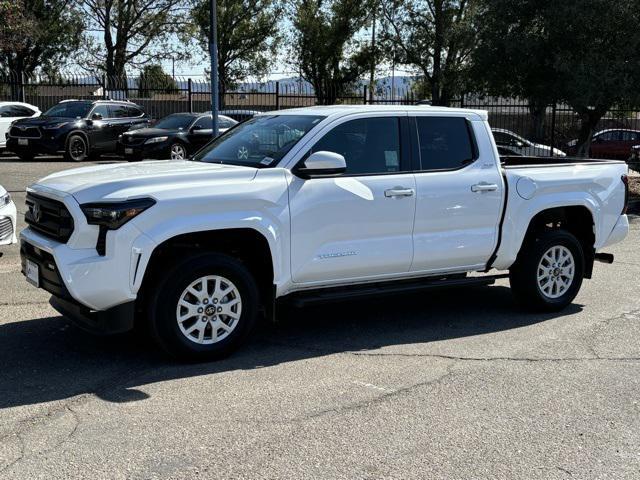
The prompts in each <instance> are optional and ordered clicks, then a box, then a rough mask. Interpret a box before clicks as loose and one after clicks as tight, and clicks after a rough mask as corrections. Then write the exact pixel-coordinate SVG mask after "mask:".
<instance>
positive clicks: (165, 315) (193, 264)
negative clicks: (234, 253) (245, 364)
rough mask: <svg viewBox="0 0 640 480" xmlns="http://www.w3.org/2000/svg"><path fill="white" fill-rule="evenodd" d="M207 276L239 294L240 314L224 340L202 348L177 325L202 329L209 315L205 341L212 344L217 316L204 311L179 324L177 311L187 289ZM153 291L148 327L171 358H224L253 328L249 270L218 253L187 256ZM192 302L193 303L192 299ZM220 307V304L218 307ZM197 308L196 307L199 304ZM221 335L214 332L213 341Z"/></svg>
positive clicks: (255, 303)
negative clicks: (220, 279) (222, 280)
mask: <svg viewBox="0 0 640 480" xmlns="http://www.w3.org/2000/svg"><path fill="white" fill-rule="evenodd" d="M210 275H215V276H220V277H224V278H225V279H228V280H229V281H230V282H232V283H233V285H234V286H235V287H236V289H237V291H238V292H239V297H240V299H241V303H240V308H241V310H240V312H239V319H237V320H236V321H235V323H234V325H235V326H234V327H233V329H232V330H231V332H230V333H228V334H227V336H226V337H225V338H222V339H220V340H218V341H216V342H215V343H209V344H202V343H197V341H196V339H194V338H192V339H189V338H188V336H187V334H186V333H183V331H182V330H181V327H180V325H183V328H184V329H186V330H188V328H189V327H192V326H193V325H194V324H195V323H197V322H199V321H201V322H203V323H202V324H203V325H204V324H206V323H207V322H205V321H204V320H202V317H200V315H203V316H204V315H210V316H209V317H205V318H208V319H209V321H208V322H210V323H209V325H210V326H209V327H207V328H208V331H209V332H210V335H209V336H210V338H209V339H208V340H207V341H213V325H219V323H213V319H215V318H216V316H215V315H216V314H215V313H206V311H205V312H202V313H198V314H197V315H195V316H194V317H190V318H189V320H187V321H185V322H182V323H181V324H179V323H178V319H177V313H178V312H177V309H178V302H179V301H180V299H181V297H182V295H183V293H184V292H185V291H186V289H187V287H188V286H190V285H191V284H192V283H193V282H194V281H196V280H198V279H200V278H201V277H204V276H210ZM154 289H155V291H154V294H153V295H152V296H151V298H150V302H149V304H148V313H149V317H148V323H149V330H150V333H151V338H152V339H153V340H154V341H155V343H156V344H157V345H158V346H160V347H161V348H162V349H163V350H164V351H166V352H167V353H169V354H170V355H171V356H173V357H176V358H179V359H182V360H191V361H204V360H214V359H219V358H223V357H225V356H227V355H229V354H230V353H232V352H233V351H234V350H236V349H237V348H238V347H239V346H240V345H241V344H242V343H243V341H244V340H245V339H246V337H247V335H248V334H249V333H250V332H251V330H252V329H253V327H254V325H255V322H256V317H257V313H258V307H259V294H258V287H257V286H256V282H255V280H254V278H253V276H252V275H251V273H250V272H249V270H248V269H247V268H246V267H245V266H244V265H243V264H242V263H241V262H240V261H238V260H236V259H235V258H233V257H230V256H228V255H223V254H217V253H201V254H193V255H190V256H188V257H187V258H184V259H183V260H181V261H178V262H176V264H175V265H173V267H172V268H170V269H169V270H168V271H167V273H166V274H165V275H164V277H163V278H161V279H159V281H158V282H157V284H156V285H155V287H154ZM193 298H194V299H195V297H193ZM189 303H197V301H195V300H194V301H190V302H189ZM216 303H217V302H216ZM222 304H223V303H222V300H221V301H220V303H219V304H218V306H219V305H222ZM197 306H198V307H199V306H200V304H198V305H197ZM202 306H203V307H208V308H211V307H214V305H213V300H212V302H211V303H209V304H208V305H204V304H203V305H202ZM214 312H215V307H214ZM211 315H213V316H211ZM219 315H220V317H219V320H216V321H220V322H222V321H223V320H222V318H223V314H219ZM194 319H195V320H194ZM192 321H193V322H192ZM226 321H228V322H229V323H231V322H232V321H231V320H230V318H229V317H226V319H225V322H226ZM187 322H189V323H187ZM198 331H199V330H198ZM220 331H221V329H216V338H217V337H218V336H220V335H218V333H219V332H220ZM222 335H224V331H222Z"/></svg>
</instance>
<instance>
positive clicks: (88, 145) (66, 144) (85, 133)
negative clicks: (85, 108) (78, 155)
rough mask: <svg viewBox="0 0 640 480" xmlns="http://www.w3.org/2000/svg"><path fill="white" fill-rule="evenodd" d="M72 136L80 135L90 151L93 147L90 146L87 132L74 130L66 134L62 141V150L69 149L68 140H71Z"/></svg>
mask: <svg viewBox="0 0 640 480" xmlns="http://www.w3.org/2000/svg"><path fill="white" fill-rule="evenodd" d="M72 135H80V136H82V137H83V138H84V141H85V142H87V148H89V149H91V148H93V145H92V144H91V139H90V138H89V135H87V132H85V131H83V130H80V129H75V130H71V131H70V132H69V133H67V135H66V137H65V139H64V149H65V151H66V150H67V149H68V148H69V139H70V138H71V136H72Z"/></svg>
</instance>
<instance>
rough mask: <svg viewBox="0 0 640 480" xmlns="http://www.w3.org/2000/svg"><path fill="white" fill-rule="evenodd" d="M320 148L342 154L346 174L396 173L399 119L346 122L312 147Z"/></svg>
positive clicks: (315, 149) (398, 156) (313, 149)
mask: <svg viewBox="0 0 640 480" xmlns="http://www.w3.org/2000/svg"><path fill="white" fill-rule="evenodd" d="M320 151H325V152H334V153H339V154H340V155H342V156H343V157H344V159H345V161H346V163H347V171H346V173H347V174H352V175H353V174H356V175H357V174H371V173H389V172H399V171H400V133H399V122H398V119H397V118H396V117H377V118H363V119H358V120H351V121H350V122H345V123H343V124H341V125H338V126H337V127H335V128H334V129H333V130H331V131H330V132H329V133H327V134H326V135H325V136H324V137H323V138H322V139H321V140H320V141H319V142H318V143H316V144H315V145H314V146H313V147H312V150H311V152H320ZM311 152H310V153H311Z"/></svg>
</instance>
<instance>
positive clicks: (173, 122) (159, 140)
mask: <svg viewBox="0 0 640 480" xmlns="http://www.w3.org/2000/svg"><path fill="white" fill-rule="evenodd" d="M218 121H219V127H218V128H219V130H220V133H223V132H225V131H227V130H228V129H229V128H231V127H233V126H234V125H235V124H237V123H238V122H236V121H235V120H233V119H232V118H229V117H225V116H223V115H220V116H219V117H218ZM212 137H213V126H212V120H211V114H203V113H175V114H173V115H169V116H167V117H164V118H163V119H162V120H160V121H158V123H156V124H155V125H154V126H153V127H151V128H139V129H136V130H130V131H128V132H125V133H123V134H122V135H121V136H120V138H119V139H118V147H119V148H118V150H119V152H120V153H121V154H123V155H124V157H125V158H126V159H127V160H129V161H132V160H142V159H145V158H148V159H156V160H161V159H171V160H183V159H185V158H187V157H188V156H189V155H191V154H192V153H194V152H195V151H197V150H199V149H200V148H201V147H203V146H204V145H205V144H206V143H207V142H209V140H211V138H212Z"/></svg>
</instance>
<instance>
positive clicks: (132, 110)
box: [127, 107, 143, 117]
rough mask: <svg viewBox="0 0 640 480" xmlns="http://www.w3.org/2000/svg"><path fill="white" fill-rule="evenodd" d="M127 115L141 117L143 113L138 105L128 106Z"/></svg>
mask: <svg viewBox="0 0 640 480" xmlns="http://www.w3.org/2000/svg"><path fill="white" fill-rule="evenodd" d="M127 115H128V116H129V117H141V116H142V115H143V113H142V110H140V109H139V108H137V107H127Z"/></svg>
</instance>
